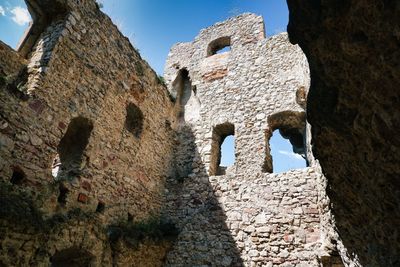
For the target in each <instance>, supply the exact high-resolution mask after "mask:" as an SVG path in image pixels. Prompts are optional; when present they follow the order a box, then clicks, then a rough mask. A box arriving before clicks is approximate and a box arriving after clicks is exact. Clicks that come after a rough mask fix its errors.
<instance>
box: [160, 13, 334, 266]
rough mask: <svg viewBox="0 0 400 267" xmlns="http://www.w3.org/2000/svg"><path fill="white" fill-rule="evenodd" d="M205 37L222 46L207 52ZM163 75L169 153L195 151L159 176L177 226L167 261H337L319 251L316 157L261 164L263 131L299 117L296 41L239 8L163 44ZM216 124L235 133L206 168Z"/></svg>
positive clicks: (303, 71) (302, 83)
mask: <svg viewBox="0 0 400 267" xmlns="http://www.w3.org/2000/svg"><path fill="white" fill-rule="evenodd" d="M227 39H230V42H229V41H226V40H227ZM217 42H225V43H222V44H221V45H220V44H218V43H217ZM215 43H217V46H218V48H221V47H222V46H224V45H226V44H230V51H228V52H223V53H220V54H215V55H209V54H210V51H211V50H212V49H213V48H212V47H210V46H212V45H213V44H215ZM211 52H212V51H211ZM182 73H185V74H184V75H183V76H185V77H186V82H182V81H181V80H182ZM165 79H166V81H167V84H168V88H169V90H170V92H171V94H172V95H173V96H174V97H175V98H176V101H175V112H176V113H177V118H178V121H175V127H176V128H177V129H178V131H179V132H181V135H180V136H179V137H180V142H179V143H180V144H181V146H180V147H179V148H178V151H177V157H179V156H182V158H185V156H186V155H187V154H188V151H194V155H195V156H194V157H193V158H192V159H191V161H188V162H186V163H187V164H189V165H190V164H191V165H190V166H178V169H179V168H180V172H178V175H181V174H182V173H185V171H187V170H192V172H190V171H189V172H188V173H190V174H189V175H187V177H180V179H179V180H180V181H179V182H176V181H171V182H169V183H168V193H167V202H166V203H167V208H166V209H167V211H166V213H167V214H169V215H170V216H171V218H172V219H173V220H174V221H175V222H176V224H177V225H178V226H179V228H180V229H181V234H180V235H179V237H178V240H177V242H176V244H175V246H174V247H173V249H172V250H171V251H170V252H169V254H168V256H167V265H170V266H200V265H202V266H211V265H215V266H240V265H242V264H244V265H246V266H266V265H267V266H294V265H296V266H319V265H320V264H322V263H321V262H322V261H325V262H324V263H325V265H324V266H331V265H329V264H334V263H333V262H335V261H336V263H337V264H338V265H337V266H341V265H340V264H341V262H340V260H339V261H337V257H336V258H335V257H331V256H330V255H328V254H329V253H332V250H335V248H334V246H333V245H332V243H331V242H332V241H331V236H332V233H331V232H332V229H325V228H329V227H330V225H329V224H327V225H324V226H322V225H321V223H323V222H324V223H327V222H329V214H328V213H327V205H328V203H329V201H328V199H327V198H326V196H325V193H324V188H323V182H324V177H323V176H322V175H321V173H320V168H319V165H318V162H317V161H315V160H314V159H313V157H312V155H311V154H310V155H308V158H309V161H310V167H307V168H304V169H298V170H292V171H288V172H286V173H281V174H275V173H269V172H271V171H272V170H271V169H270V168H268V166H270V167H271V166H272V162H271V160H272V159H271V157H270V156H269V151H270V149H269V145H268V141H269V140H268V139H269V137H270V136H271V135H272V131H273V130H275V129H277V128H279V129H285V128H292V127H293V128H296V127H301V126H299V125H301V123H299V122H298V120H299V119H300V118H303V119H304V116H303V117H302V116H301V114H302V115H304V114H303V112H304V108H305V102H304V99H305V94H306V89H305V88H308V87H309V73H308V63H307V60H306V58H305V57H304V55H303V53H302V52H301V50H300V48H299V47H298V46H294V45H291V44H290V43H289V41H288V38H287V35H286V34H279V35H276V36H273V37H270V38H265V33H264V22H263V19H262V18H261V17H260V16H256V15H253V14H244V15H241V16H238V17H235V18H232V19H229V20H227V21H224V22H222V23H217V24H215V25H214V26H212V27H209V28H206V29H204V30H202V31H201V32H200V34H199V35H198V36H197V37H196V38H195V39H194V41H193V42H190V43H178V44H176V45H175V46H173V47H172V48H171V51H170V53H169V57H168V59H167V63H166V67H165ZM302 94H304V95H303V97H302ZM296 96H297V97H296ZM305 124H306V122H305V119H304V121H303V127H305ZM221 126H222V128H221ZM232 126H233V127H232ZM229 128H231V129H229ZM232 129H234V130H233V132H232ZM219 130H220V131H222V134H225V135H226V134H233V133H234V136H235V156H236V159H235V164H234V166H232V167H229V168H228V169H226V170H215V149H216V147H217V149H218V144H215V142H217V143H218V141H217V140H216V136H215V135H216V132H217V135H218V131H219ZM224 131H225V132H224ZM228 132H229V133H228ZM189 138H190V139H191V141H190V142H189V141H188V139H189ZM222 138H223V137H222ZM193 144H194V145H193ZM307 147H308V149H307V150H308V152H310V151H311V150H310V138H307ZM180 153H181V154H182V155H180ZM220 171H222V173H224V172H225V174H224V175H217V176H214V175H215V174H218V172H220ZM210 174H211V175H210ZM175 180H176V179H175ZM328 248H329V249H331V251H330V252H329V253H327V250H329V249H328ZM332 254H333V253H332ZM327 255H328V257H325V256H327ZM334 266H336V265H334Z"/></svg>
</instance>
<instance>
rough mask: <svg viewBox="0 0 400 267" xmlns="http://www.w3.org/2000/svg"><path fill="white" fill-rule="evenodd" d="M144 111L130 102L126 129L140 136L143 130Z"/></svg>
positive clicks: (127, 110)
mask: <svg viewBox="0 0 400 267" xmlns="http://www.w3.org/2000/svg"><path fill="white" fill-rule="evenodd" d="M143 119H144V116H143V113H142V111H141V110H140V108H139V107H138V106H136V105H135V104H133V103H129V104H128V105H127V106H126V118H125V129H126V130H127V131H128V132H130V133H132V134H133V136H135V137H136V138H139V137H140V136H141V134H142V131H143Z"/></svg>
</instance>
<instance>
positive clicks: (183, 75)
mask: <svg viewBox="0 0 400 267" xmlns="http://www.w3.org/2000/svg"><path fill="white" fill-rule="evenodd" d="M172 87H173V94H174V95H175V97H176V104H175V113H176V114H177V117H178V120H179V121H181V122H183V121H186V122H188V121H195V120H197V119H198V118H199V116H200V105H201V103H200V100H199V98H198V97H197V88H196V86H192V81H191V79H190V76H189V71H188V70H187V69H181V70H180V71H179V72H178V75H177V77H176V79H175V80H174V82H173V83H172Z"/></svg>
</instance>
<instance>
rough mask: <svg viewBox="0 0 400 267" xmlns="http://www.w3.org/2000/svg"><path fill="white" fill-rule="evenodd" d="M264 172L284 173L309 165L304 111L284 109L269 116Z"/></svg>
mask: <svg viewBox="0 0 400 267" xmlns="http://www.w3.org/2000/svg"><path fill="white" fill-rule="evenodd" d="M268 125H269V128H268V129H267V130H266V150H267V151H266V154H265V159H264V165H263V168H262V170H263V172H269V173H282V172H286V171H289V170H293V169H301V168H305V167H307V166H308V161H307V157H306V142H305V127H306V119H305V113H304V112H294V111H283V112H279V113H276V114H273V115H271V116H269V117H268Z"/></svg>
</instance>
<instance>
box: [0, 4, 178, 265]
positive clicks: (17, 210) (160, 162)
mask: <svg viewBox="0 0 400 267" xmlns="http://www.w3.org/2000/svg"><path fill="white" fill-rule="evenodd" d="M28 2H29V4H32V5H35V6H36V8H41V11H42V12H43V14H42V16H45V17H46V18H47V19H46V20H45V21H46V22H47V23H48V24H47V25H46V27H45V28H43V32H42V33H41V34H40V35H39V37H38V39H37V40H36V42H35V45H34V46H33V48H32V50H31V51H30V52H29V53H27V55H26V59H24V57H23V56H19V55H17V53H16V52H15V51H12V50H11V49H10V48H9V47H7V46H5V45H3V44H1V50H0V51H1V54H2V55H4V56H2V58H1V61H2V62H1V65H0V66H1V71H0V74H1V75H2V79H3V78H4V79H3V80H4V83H3V84H1V90H0V126H1V128H0V178H1V179H0V180H1V187H2V188H3V189H4V190H2V191H1V196H0V200H1V204H0V215H1V217H0V218H1V220H0V221H1V226H0V227H1V233H2V234H1V235H0V236H1V237H0V243H1V247H2V249H1V252H0V265H3V264H4V265H30V264H34V265H37V264H39V265H41V264H44V265H46V264H48V263H49V262H50V259H51V258H52V257H55V259H58V258H59V257H60V258H63V257H64V256H62V255H67V254H68V253H69V252H70V251H73V249H74V248H76V247H78V248H81V249H82V250H87V253H88V254H90V255H91V256H90V257H93V258H94V259H93V261H94V262H95V263H97V265H103V264H104V265H111V264H112V258H114V259H118V251H114V250H112V246H111V243H110V242H109V234H110V233H109V232H107V227H108V226H109V225H111V224H117V223H121V222H126V221H127V220H128V219H129V220H130V221H131V222H135V221H141V220H146V219H147V218H149V217H152V216H158V214H159V210H160V207H161V203H162V200H163V199H162V197H163V192H164V186H165V179H166V177H167V176H168V175H169V174H170V166H172V164H171V160H172V156H173V146H174V141H173V140H174V133H173V131H172V130H171V129H170V128H169V127H168V120H169V117H170V116H169V114H170V112H171V111H172V104H171V101H170V98H169V95H168V92H167V90H166V89H165V87H164V86H163V85H162V84H161V83H160V81H159V80H158V78H157V75H156V74H155V72H154V71H153V70H152V69H151V68H150V67H149V66H148V64H147V63H146V62H145V61H144V60H142V59H141V58H140V55H139V54H138V52H137V51H136V50H135V49H134V48H133V47H132V45H131V44H130V43H129V41H128V39H127V38H125V37H124V36H122V35H121V33H120V32H119V31H118V30H117V28H116V26H114V25H113V24H112V22H111V20H110V19H109V18H108V17H107V16H106V15H104V14H103V13H102V12H101V11H100V10H99V9H98V7H97V5H96V3H95V2H94V1H89V0H85V1H73V0H63V1H33V0H32V1H28ZM60 7H62V9H61V10H63V13H61V14H59V13H56V12H57V10H60ZM64 11H65V12H64ZM34 23H35V22H34ZM28 37H29V36H28ZM132 106H133V107H136V109H135V108H128V107H132ZM138 114H139V115H138ZM138 129H140V130H138ZM75 211H79V213H78V215H76V212H75ZM18 214H19V215H18ZM24 215H25V217H26V218H24ZM75 215H76V216H75ZM21 217H22V218H21ZM18 218H21V219H18ZM34 224H37V225H34ZM45 226H46V227H45ZM47 226H48V227H47ZM160 246H161V247H162V246H163V245H160ZM149 247H153V248H154V247H155V245H149ZM68 249H70V250H68ZM64 250H67V252H68V251H69V252H68V253H67V252H65V253H61V254H60V255H61V256H59V257H58V256H54V255H56V254H57V253H58V252H61V251H64ZM75 254H76V253H75ZM115 254H116V255H115ZM57 255H58V254H57ZM143 255H144V254H143ZM90 257H89V258H90ZM67 258H68V257H67ZM161 258H162V257H161ZM135 260H136V261H137V260H138V258H137V257H136V259H135ZM146 261H151V259H145V258H144V259H143V262H144V263H145V262H146ZM123 262H124V264H127V261H123ZM128 262H129V261H128ZM95 265H96V264H95ZM122 265H123V264H122ZM149 265H151V264H149Z"/></svg>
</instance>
